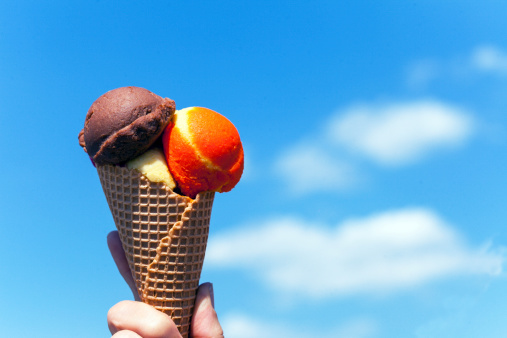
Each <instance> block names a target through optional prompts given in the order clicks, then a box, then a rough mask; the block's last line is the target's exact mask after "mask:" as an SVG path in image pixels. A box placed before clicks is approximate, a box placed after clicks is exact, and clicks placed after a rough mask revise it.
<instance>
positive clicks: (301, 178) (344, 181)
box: [274, 143, 358, 195]
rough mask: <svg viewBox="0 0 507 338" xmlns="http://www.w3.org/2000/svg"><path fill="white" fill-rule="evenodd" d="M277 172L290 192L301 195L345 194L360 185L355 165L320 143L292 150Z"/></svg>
mask: <svg viewBox="0 0 507 338" xmlns="http://www.w3.org/2000/svg"><path fill="white" fill-rule="evenodd" d="M274 169H275V172H276V173H277V174H278V175H279V176H280V177H282V178H283V179H284V180H286V181H287V182H289V184H288V185H287V186H288V189H289V191H290V192H291V193H294V194H298V195H301V194H304V193H308V192H311V191H315V190H317V191H322V190H335V191H336V190H343V189H346V188H348V187H350V186H351V185H353V184H354V183H356V182H357V181H358V177H357V174H356V171H355V168H353V167H352V165H351V164H349V163H347V162H346V161H343V160H342V159H340V158H339V157H338V156H336V155H335V154H334V152H333V151H330V150H329V149H326V147H325V146H324V145H323V144H318V143H316V144H311V143H300V144H298V145H296V146H294V147H293V148H291V149H288V150H287V151H286V152H285V153H284V154H282V155H281V156H280V158H279V159H278V160H277V161H276V163H275V168H274Z"/></svg>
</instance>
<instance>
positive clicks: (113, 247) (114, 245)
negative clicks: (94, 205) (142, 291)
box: [107, 231, 140, 300]
mask: <svg viewBox="0 0 507 338" xmlns="http://www.w3.org/2000/svg"><path fill="white" fill-rule="evenodd" d="M107 246H108V247H109V251H110V252H111V256H113V259H114V262H115V263H116V267H117V268H118V271H119V272H120V274H121V275H122V277H123V279H125V282H127V284H128V286H129V287H130V290H132V294H133V295H134V299H135V300H140V298H139V294H138V293H137V288H136V283H135V281H134V278H133V277H132V273H131V272H130V268H129V264H128V262H127V259H126V258H125V251H123V247H122V246H121V241H120V237H119V236H118V231H111V232H110V233H109V234H108V235H107Z"/></svg>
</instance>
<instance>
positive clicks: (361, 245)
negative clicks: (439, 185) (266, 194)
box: [206, 208, 504, 299]
mask: <svg viewBox="0 0 507 338" xmlns="http://www.w3.org/2000/svg"><path fill="white" fill-rule="evenodd" d="M503 260H504V256H503V253H502V252H500V251H499V249H493V248H491V247H489V246H488V245H484V246H482V247H479V248H471V247H469V246H468V245H467V244H466V243H465V241H464V240H463V239H462V238H461V236H460V234H459V233H458V232H456V230H454V229H453V228H452V227H451V226H450V225H448V224H447V223H446V222H445V221H444V220H442V219H441V218H440V217H439V216H438V215H436V214H435V213H434V212H432V211H431V210H428V209H422V208H414V209H402V210H394V211H390V212H385V213H381V214H376V215H372V216H369V217H365V218H358V219H351V220H347V221H345V222H343V223H342V224H340V225H338V226H335V227H330V226H323V225H319V224H313V223H312V222H309V221H305V220H302V219H297V218H281V219H274V220H267V221H265V222H261V223H260V224H256V225H255V226H251V227H243V228H240V229H238V230H236V231H233V232H230V233H223V234H222V235H218V236H215V237H213V238H211V239H210V242H209V245H208V250H207V254H206V264H207V265H208V267H210V268H227V269H238V270H244V271H247V272H251V273H253V274H254V275H255V276H256V277H259V278H261V279H262V281H264V282H265V283H266V284H267V285H268V286H269V287H272V288H274V289H275V290H276V291H277V292H280V293H288V294H294V295H296V294H297V295H298V296H306V297H309V298H316V299H319V298H321V297H329V296H343V295H353V294H369V293H384V292H394V291H396V290H402V289H408V288H412V287H416V286H418V285H421V284H424V283H427V282H431V281H434V280H437V279H441V278H445V277H448V276H452V275H461V274H489V275H496V274H499V273H500V272H501V271H502V264H503Z"/></svg>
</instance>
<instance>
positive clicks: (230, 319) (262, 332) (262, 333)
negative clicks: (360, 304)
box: [221, 313, 377, 338]
mask: <svg viewBox="0 0 507 338" xmlns="http://www.w3.org/2000/svg"><path fill="white" fill-rule="evenodd" d="M221 323H222V327H223V329H224V332H225V334H226V336H227V337H231V338H236V337H237V338H258V337H263V338H279V337H298V338H313V337H322V338H326V337H329V338H331V337H332V338H334V337H346V338H368V337H373V336H374V334H375V333H376V331H377V324H376V323H375V322H373V321H372V320H370V319H365V318H358V319H353V320H349V321H347V322H344V323H341V325H340V326H338V327H335V328H333V329H331V330H330V331H329V332H323V331H322V330H320V329H319V328H318V327H311V328H304V327H300V326H298V327H296V326H295V325H294V324H290V325H288V324H283V323H279V322H278V323H267V322H263V321H261V320H258V319H255V318H252V317H250V316H247V315H245V314H237V313H235V314H227V315H226V316H224V317H223V318H222V319H221Z"/></svg>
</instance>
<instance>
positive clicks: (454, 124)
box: [329, 101, 473, 165]
mask: <svg viewBox="0 0 507 338" xmlns="http://www.w3.org/2000/svg"><path fill="white" fill-rule="evenodd" d="M472 131H473V121H472V119H471V117H470V116H469V115H467V114H466V113H465V112H464V111H463V110H461V109H459V108H457V107H454V106H452V105H449V104H444V103H442V102H438V101H416V102H408V103H397V104H391V105H383V106H377V105H362V106H357V107H354V108H350V109H348V110H346V111H344V112H342V113H340V114H339V115H337V116H336V117H335V118H334V119H333V120H332V122H331V123H330V125H329V135H330V138H331V140H332V141H333V142H335V144H336V145H338V146H341V147H345V148H347V149H349V150H350V151H352V152H354V153H355V154H357V155H359V156H364V157H366V158H369V159H371V160H373V161H375V162H377V163H379V164H382V165H403V164H407V163H411V162H414V161H417V160H419V159H421V158H422V157H424V156H425V155H427V154H429V153H431V152H433V151H435V150H438V149H440V148H444V147H454V146H458V145H460V144H462V143H463V142H464V141H466V140H467V139H468V138H469V137H470V136H471V134H472Z"/></svg>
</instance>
